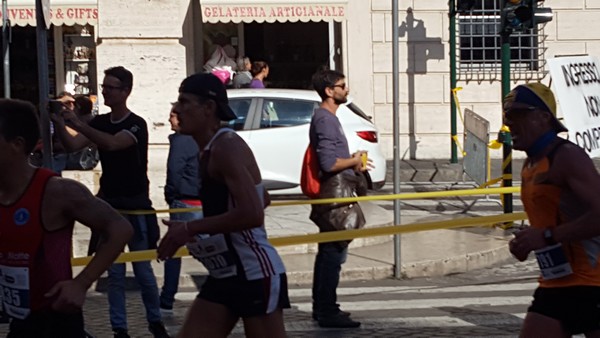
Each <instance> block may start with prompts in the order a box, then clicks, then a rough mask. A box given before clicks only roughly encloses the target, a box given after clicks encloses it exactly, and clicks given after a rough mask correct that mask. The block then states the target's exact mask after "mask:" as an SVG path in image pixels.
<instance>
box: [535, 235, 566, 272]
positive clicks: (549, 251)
mask: <svg viewBox="0 0 600 338" xmlns="http://www.w3.org/2000/svg"><path fill="white" fill-rule="evenodd" d="M535 258H536V259H537V262H538V266H539V267H540V271H541V272H542V278H544V279H545V280H549V279H557V278H561V277H565V276H568V275H570V274H572V273H573V270H572V269H571V264H569V261H568V260H567V256H566V255H565V252H564V251H563V248H562V245H561V244H560V243H558V244H554V245H551V246H548V247H545V248H543V249H539V250H536V251H535Z"/></svg>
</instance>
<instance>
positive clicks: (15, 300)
mask: <svg viewBox="0 0 600 338" xmlns="http://www.w3.org/2000/svg"><path fill="white" fill-rule="evenodd" d="M0 294H1V297H2V305H3V307H4V312H5V313H6V314H7V315H9V316H11V317H13V318H17V319H25V318H26V317H27V316H28V315H29V312H30V311H31V310H30V308H29V295H30V293H29V268H25V267H12V266H5V265H0Z"/></svg>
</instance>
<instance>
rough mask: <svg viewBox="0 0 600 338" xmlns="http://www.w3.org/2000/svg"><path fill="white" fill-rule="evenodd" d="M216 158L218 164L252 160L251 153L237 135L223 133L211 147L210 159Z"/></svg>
mask: <svg viewBox="0 0 600 338" xmlns="http://www.w3.org/2000/svg"><path fill="white" fill-rule="evenodd" d="M213 156H214V158H218V159H219V162H230V161H235V162H238V163H239V162H240V161H243V162H246V161H247V160H248V159H249V158H254V157H253V155H252V151H251V150H250V147H248V144H247V143H246V141H244V139H242V138H241V137H240V136H239V135H238V134H237V133H225V134H223V135H221V136H220V137H219V138H217V139H216V140H215V141H214V142H213V144H212V146H211V157H213Z"/></svg>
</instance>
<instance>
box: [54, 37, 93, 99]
mask: <svg viewBox="0 0 600 338" xmlns="http://www.w3.org/2000/svg"><path fill="white" fill-rule="evenodd" d="M93 28H94V27H93V26H79V25H75V26H64V27H62V32H63V34H62V36H63V46H62V47H63V58H64V65H65V67H64V79H65V81H64V90H65V91H67V92H70V93H72V94H83V95H96V94H97V88H98V86H97V81H96V43H95V41H94V31H93Z"/></svg>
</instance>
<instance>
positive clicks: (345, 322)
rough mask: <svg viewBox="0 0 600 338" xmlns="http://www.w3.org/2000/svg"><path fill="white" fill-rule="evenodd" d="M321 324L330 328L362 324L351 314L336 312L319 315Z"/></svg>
mask: <svg viewBox="0 0 600 338" xmlns="http://www.w3.org/2000/svg"><path fill="white" fill-rule="evenodd" d="M319 326H320V327H329V328H341V329H343V328H355V327H359V326H360V322H357V321H354V320H352V318H350V316H343V315H341V314H336V315H333V316H319Z"/></svg>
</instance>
